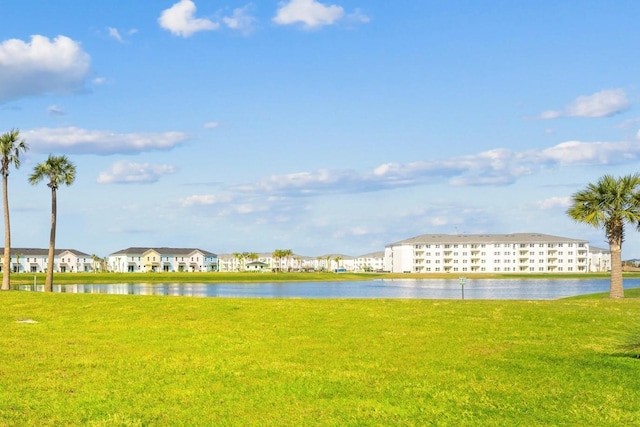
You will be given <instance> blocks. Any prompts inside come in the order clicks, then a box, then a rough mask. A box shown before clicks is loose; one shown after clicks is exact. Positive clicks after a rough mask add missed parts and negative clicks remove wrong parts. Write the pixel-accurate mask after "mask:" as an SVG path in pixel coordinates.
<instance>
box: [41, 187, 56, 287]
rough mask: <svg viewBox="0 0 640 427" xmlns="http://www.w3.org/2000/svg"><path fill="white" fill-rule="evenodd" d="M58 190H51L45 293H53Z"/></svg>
mask: <svg viewBox="0 0 640 427" xmlns="http://www.w3.org/2000/svg"><path fill="white" fill-rule="evenodd" d="M56 206H57V201H56V190H55V189H54V188H52V189H51V234H50V235H49V258H48V259H47V279H46V281H45V283H44V291H45V292H53V257H54V254H55V247H56V210H57V209H56Z"/></svg>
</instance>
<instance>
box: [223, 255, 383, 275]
mask: <svg viewBox="0 0 640 427" xmlns="http://www.w3.org/2000/svg"><path fill="white" fill-rule="evenodd" d="M248 254H249V253H247V255H248ZM255 255H256V256H257V258H255V259H252V258H249V257H243V254H241V253H237V254H221V255H219V256H218V264H219V267H220V271H221V272H233V271H255V269H253V268H251V267H252V264H255V263H262V264H265V266H264V268H260V270H274V269H279V270H280V271H336V270H338V271H342V270H344V271H379V270H382V269H383V259H384V252H375V253H372V254H367V255H362V256H360V257H352V256H349V255H344V254H325V255H320V256H317V257H310V256H302V255H297V254H292V255H291V256H289V257H283V258H274V257H273V254H272V253H256V254H255Z"/></svg>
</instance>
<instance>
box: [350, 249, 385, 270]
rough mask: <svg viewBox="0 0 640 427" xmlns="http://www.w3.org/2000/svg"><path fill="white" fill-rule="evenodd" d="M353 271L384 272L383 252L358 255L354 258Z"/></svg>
mask: <svg viewBox="0 0 640 427" xmlns="http://www.w3.org/2000/svg"><path fill="white" fill-rule="evenodd" d="M353 267H354V270H355V271H363V272H365V271H366V272H370V271H383V270H384V251H379V252H373V253H370V254H365V255H360V256H359V257H356V258H355V263H354V266H353Z"/></svg>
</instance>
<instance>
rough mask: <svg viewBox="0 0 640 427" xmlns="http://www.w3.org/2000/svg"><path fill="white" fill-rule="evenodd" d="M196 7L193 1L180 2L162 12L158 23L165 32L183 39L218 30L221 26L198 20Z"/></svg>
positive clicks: (201, 19)
mask: <svg viewBox="0 0 640 427" xmlns="http://www.w3.org/2000/svg"><path fill="white" fill-rule="evenodd" d="M195 13H196V5H195V3H194V2H193V1H191V0H180V1H179V2H178V3H175V4H174V5H173V6H171V7H170V8H169V9H166V10H164V11H162V14H161V15H160V18H158V23H159V24H160V26H161V27H162V28H164V29H165V30H168V31H170V32H171V33H172V34H175V35H177V36H182V37H185V38H186V37H190V36H192V35H193V34H195V33H197V32H199V31H212V30H217V29H218V28H219V27H220V24H218V23H216V22H213V21H211V20H209V19H204V18H196V17H195Z"/></svg>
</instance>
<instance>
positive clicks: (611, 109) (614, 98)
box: [539, 89, 630, 119]
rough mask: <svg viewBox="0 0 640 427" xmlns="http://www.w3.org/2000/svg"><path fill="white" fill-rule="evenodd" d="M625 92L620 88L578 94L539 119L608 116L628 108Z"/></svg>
mask: <svg viewBox="0 0 640 427" xmlns="http://www.w3.org/2000/svg"><path fill="white" fill-rule="evenodd" d="M629 107H630V103H629V101H628V100H627V94H626V93H625V91H624V90H622V89H608V90H603V91H600V92H597V93H594V94H593V95H586V96H580V97H578V98H576V100H575V101H573V102H572V103H571V104H569V105H567V106H566V107H565V108H564V109H562V110H548V111H545V112H543V113H542V114H540V116H539V118H540V119H556V118H559V117H588V118H594V117H609V116H612V115H614V114H617V113H620V112H623V111H625V110H627V109H629Z"/></svg>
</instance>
